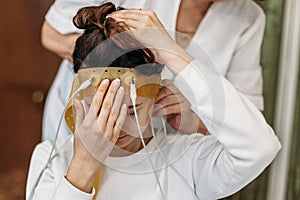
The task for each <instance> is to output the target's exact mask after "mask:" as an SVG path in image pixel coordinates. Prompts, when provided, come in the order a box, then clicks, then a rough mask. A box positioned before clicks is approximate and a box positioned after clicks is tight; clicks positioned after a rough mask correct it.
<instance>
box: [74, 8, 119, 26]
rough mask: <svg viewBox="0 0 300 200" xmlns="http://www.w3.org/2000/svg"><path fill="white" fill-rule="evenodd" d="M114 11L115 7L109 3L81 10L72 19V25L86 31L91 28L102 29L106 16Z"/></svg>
mask: <svg viewBox="0 0 300 200" xmlns="http://www.w3.org/2000/svg"><path fill="white" fill-rule="evenodd" d="M114 11H116V7H115V5H114V4H113V3H111V2H108V3H104V4H101V5H99V6H90V7H85V8H81V9H80V10H79V11H78V12H77V14H76V15H75V17H74V18H73V23H74V25H75V26H76V27H77V28H79V29H88V28H90V27H92V26H97V27H99V28H102V29H103V28H104V23H105V21H106V16H107V15H108V14H110V13H112V12H114Z"/></svg>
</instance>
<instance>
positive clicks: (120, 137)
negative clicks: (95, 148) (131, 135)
mask: <svg viewBox="0 0 300 200" xmlns="http://www.w3.org/2000/svg"><path fill="white" fill-rule="evenodd" d="M124 137H126V134H125V135H120V136H119V137H118V140H121V139H123V138H124Z"/></svg>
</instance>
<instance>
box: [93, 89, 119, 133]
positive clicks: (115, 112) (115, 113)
mask: <svg viewBox="0 0 300 200" xmlns="http://www.w3.org/2000/svg"><path fill="white" fill-rule="evenodd" d="M123 97H124V88H123V87H120V88H119V90H118V92H117V95H116V97H115V101H114V103H113V106H112V109H111V112H110V114H109V118H108V121H107V125H106V130H105V133H107V134H112V133H113V127H114V125H115V123H116V120H117V118H118V115H119V112H120V109H121V106H122V101H123ZM98 120H101V119H100V118H98ZM108 138H109V137H108Z"/></svg>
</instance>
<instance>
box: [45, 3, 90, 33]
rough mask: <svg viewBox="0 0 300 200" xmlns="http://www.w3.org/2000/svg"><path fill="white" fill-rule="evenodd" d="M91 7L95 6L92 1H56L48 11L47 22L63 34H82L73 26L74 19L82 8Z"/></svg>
mask: <svg viewBox="0 0 300 200" xmlns="http://www.w3.org/2000/svg"><path fill="white" fill-rule="evenodd" d="M94 4H95V2H94ZM90 5H93V4H92V2H90V1H82V0H55V2H54V3H53V4H52V5H51V7H50V9H49V10H48V12H47V14H46V16H45V20H46V21H47V22H48V23H49V24H50V25H51V26H52V27H53V28H54V29H55V30H56V31H58V32H59V33H61V34H68V33H75V32H80V30H79V29H77V28H76V27H75V26H74V25H73V17H74V16H75V14H76V13H77V11H78V10H79V9H80V8H82V7H85V6H90ZM95 5H96V4H95Z"/></svg>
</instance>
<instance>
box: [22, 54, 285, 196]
mask: <svg viewBox="0 0 300 200" xmlns="http://www.w3.org/2000/svg"><path fill="white" fill-rule="evenodd" d="M174 83H175V85H176V87H178V89H179V90H180V91H181V92H182V93H183V95H184V96H185V97H186V98H187V99H188V101H189V102H190V103H191V104H192V105H193V111H194V112H195V113H196V114H197V115H198V116H199V117H201V119H202V120H203V122H204V123H205V125H206V126H207V127H208V130H209V132H210V133H211V135H210V136H205V137H204V136H203V135H201V134H199V133H195V134H191V135H178V137H176V138H174V136H172V135H169V136H168V137H169V140H168V141H170V140H171V139H172V141H171V142H168V144H170V145H169V146H168V151H167V158H168V161H169V162H171V165H169V166H168V167H167V168H163V169H162V170H159V171H158V172H157V174H158V177H159V182H160V184H161V185H162V188H163V191H164V192H165V191H167V196H168V199H172V200H177V199H178V200H179V199H180V200H181V199H186V200H194V199H200V200H213V199H219V198H222V197H225V196H228V195H231V194H233V193H235V192H237V191H238V190H240V189H241V188H242V187H244V186H245V185H246V184H248V183H249V182H250V181H252V180H253V179H254V178H256V177H257V176H258V175H259V174H260V173H261V172H262V171H263V170H264V169H265V168H266V167H267V166H268V165H269V164H270V163H271V161H272V160H273V159H274V157H275V155H276V154H277V152H278V151H279V149H280V147H281V146H280V143H279V141H278V139H277V137H276V136H275V134H274V132H273V130H272V128H271V127H270V126H269V125H268V124H267V122H266V121H265V119H264V117H263V115H262V114H261V112H260V111H259V110H258V109H257V108H256V107H255V106H254V105H253V104H252V103H251V102H250V101H249V100H248V98H246V97H245V96H244V95H242V94H241V93H239V92H237V91H236V90H235V88H234V87H233V86H232V85H231V84H230V83H229V82H228V81H227V80H226V79H225V78H224V77H222V76H220V75H217V74H215V73H213V72H212V71H211V70H210V69H208V68H207V66H206V65H204V64H203V63H202V62H200V61H199V60H194V61H193V62H191V63H190V64H189V65H188V66H187V67H186V68H185V69H184V70H182V71H181V72H180V74H179V75H177V76H176V77H175V80H174ZM212 89H213V90H212ZM162 136H163V134H162V133H158V135H157V138H158V141H159V146H161V142H162V141H163V140H162V138H163V137H162ZM62 140H63V138H60V140H59V141H60V142H58V147H57V149H60V146H62V144H63V143H64V142H61V141H62ZM51 147H52V142H50V141H45V142H43V143H41V144H39V145H38V146H37V147H36V149H35V151H34V153H33V156H32V159H31V163H30V169H29V174H28V181H27V189H26V196H27V198H28V195H29V194H30V192H31V191H32V189H33V187H34V184H35V181H36V179H37V177H38V175H39V173H40V171H41V170H42V169H43V167H44V166H45V164H46V162H47V160H48V157H49V152H50V150H51ZM155 147H156V145H155V143H154V139H152V140H151V141H150V142H149V144H148V145H147V147H146V148H147V151H148V152H150V154H149V156H150V157H151V159H152V161H153V163H154V166H158V167H159V166H160V164H161V163H164V160H163V159H162V157H161V156H159V154H157V153H155V152H154V151H153V150H154V149H155ZM163 152H165V151H164V150H163ZM72 155H73V143H72V140H69V142H68V143H67V145H66V146H65V147H64V148H63V149H62V150H61V151H60V152H59V154H58V156H56V157H55V158H54V159H53V161H52V163H51V164H50V165H49V168H48V169H47V170H46V171H45V172H44V174H43V176H42V178H41V181H40V182H39V184H38V186H37V187H36V189H35V196H34V199H36V200H40V199H43V200H47V199H53V200H56V199H57V200H61V199H64V200H77V199H78V200H91V199H92V198H93V195H94V194H95V190H94V189H93V192H92V193H91V194H89V193H85V192H83V191H80V190H79V189H77V188H75V187H74V186H73V185H72V184H70V183H69V182H68V181H67V180H66V179H65V177H64V176H65V175H66V171H67V169H68V165H69V163H70V161H71V159H72ZM105 163H106V165H108V167H107V170H105V173H104V179H103V182H102V187H101V188H100V191H99V193H98V196H97V199H98V200H107V199H110V200H124V199H130V200H132V199H133V200H135V199H137V200H140V199H145V200H155V199H161V198H160V197H161V196H160V194H161V193H160V191H159V188H158V184H157V182H156V180H155V178H154V174H153V173H152V172H151V167H150V165H149V162H148V160H147V158H146V157H145V150H144V149H142V150H141V151H140V152H138V153H136V154H133V155H130V156H126V157H121V158H112V157H109V158H108V159H107V160H106V162H105ZM174 169H175V170H174ZM149 171H150V172H149ZM176 171H177V172H178V173H180V174H181V175H180V176H179V175H178V174H177V173H176ZM78 176H80V174H78Z"/></svg>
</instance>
